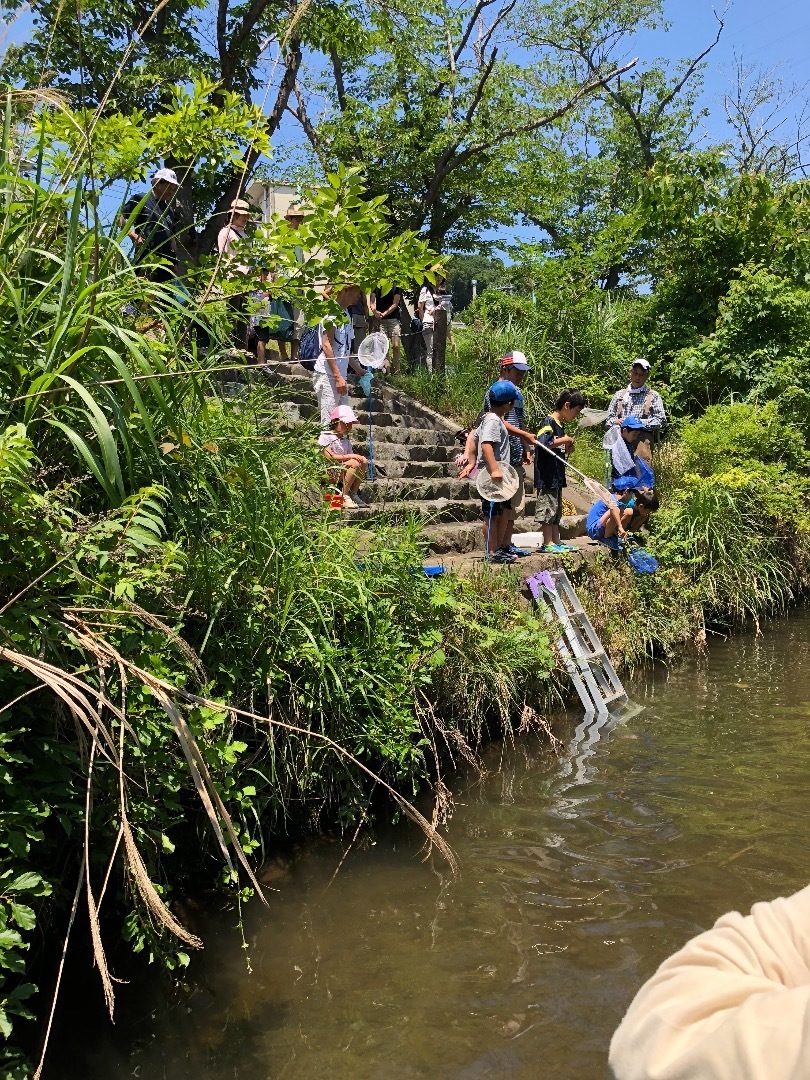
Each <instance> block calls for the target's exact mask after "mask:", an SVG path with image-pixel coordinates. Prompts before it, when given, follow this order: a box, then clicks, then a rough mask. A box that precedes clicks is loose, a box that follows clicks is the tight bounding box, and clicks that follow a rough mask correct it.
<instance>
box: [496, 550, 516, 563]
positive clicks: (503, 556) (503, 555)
mask: <svg viewBox="0 0 810 1080" xmlns="http://www.w3.org/2000/svg"><path fill="white" fill-rule="evenodd" d="M489 561H490V562H492V563H514V562H517V555H511V554H510V553H509V552H508V551H505V550H504V549H503V548H500V550H499V551H495V552H493V553H492V555H490V556H489Z"/></svg>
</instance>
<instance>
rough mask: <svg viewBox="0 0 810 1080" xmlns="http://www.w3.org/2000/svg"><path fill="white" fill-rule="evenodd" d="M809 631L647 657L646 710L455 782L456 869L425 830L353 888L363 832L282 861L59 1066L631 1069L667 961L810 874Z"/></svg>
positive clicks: (114, 1070)
mask: <svg viewBox="0 0 810 1080" xmlns="http://www.w3.org/2000/svg"><path fill="white" fill-rule="evenodd" d="M809 644H810V614H808V613H807V612H799V613H797V614H795V615H793V616H791V617H789V618H785V619H783V620H780V621H779V622H776V623H773V624H771V625H768V626H766V628H765V636H764V637H759V638H754V637H753V636H740V637H737V638H734V639H731V640H730V641H722V640H715V641H713V642H712V644H711V646H710V651H709V654H708V657H706V658H704V659H701V658H699V657H697V656H692V657H690V658H687V659H686V660H683V661H681V662H679V663H678V664H677V665H676V666H674V667H672V668H671V669H670V670H667V669H665V668H664V667H660V668H658V669H657V670H654V671H648V672H646V673H644V674H643V675H642V676H641V677H639V678H637V679H636V680H634V681H632V682H631V683H630V684H629V689H630V691H631V694H632V697H633V698H634V700H635V701H636V702H638V703H639V704H640V705H643V707H644V708H643V710H642V711H640V712H638V713H637V714H636V715H635V716H631V717H629V718H627V719H625V720H624V721H622V722H621V723H619V724H618V725H617V726H616V727H615V728H613V730H611V731H609V732H602V733H601V737H599V738H598V739H597V738H594V733H593V732H590V733H585V734H584V737H580V738H579V739H577V740H575V741H576V745H575V746H574V751H575V753H574V756H573V757H566V758H563V759H561V760H560V761H557V760H554V759H551V758H550V757H549V756H548V754H547V752H546V751H545V750H544V749H543V748H542V747H541V746H540V745H539V744H535V743H534V742H533V741H523V742H521V743H519V744H518V745H517V746H516V747H515V748H514V749H509V750H507V751H504V750H502V749H500V748H492V749H491V750H490V752H489V753H488V754H487V755H486V764H487V768H488V774H487V776H486V777H485V778H484V779H483V780H481V779H477V778H476V777H474V776H472V775H467V776H466V777H465V776H460V777H456V778H455V784H454V788H455V791H456V795H457V809H456V813H455V815H454V817H453V819H452V822H451V825H450V830H449V836H448V839H449V840H450V842H451V844H452V845H453V847H454V849H455V851H456V854H457V855H458V859H459V863H460V867H461V873H460V876H459V877H458V878H457V879H455V880H454V879H453V878H452V877H451V876H450V874H449V873H448V871H447V869H446V867H444V866H443V865H442V864H441V862H440V861H439V860H438V859H435V858H434V859H433V860H432V861H429V862H427V863H426V862H423V861H421V858H420V851H419V849H420V841H419V839H418V838H417V837H416V836H415V835H414V833H413V832H412V831H411V829H410V827H409V826H403V827H401V828H399V829H392V830H391V831H390V832H389V833H387V834H383V835H382V836H380V837H378V841H377V843H376V844H375V845H374V846H371V847H367V848H366V849H364V850H359V851H354V852H352V853H351V854H350V855H349V857H348V858H347V860H346V861H345V863H344V865H343V866H342V868H341V870H340V873H339V874H338V876H337V877H336V878H335V880H334V881H333V883H332V884H331V885H329V881H330V879H331V878H332V876H333V874H334V871H335V868H336V866H337V864H338V863H339V861H340V858H341V855H342V847H341V846H340V845H338V844H333V843H326V842H322V843H318V844H314V845H312V846H311V847H308V848H306V849H305V850H304V851H303V853H301V854H299V855H298V856H296V858H295V859H294V860H293V861H292V863H291V864H289V866H287V867H283V866H279V867H277V868H275V869H273V868H271V870H270V871H269V874H268V877H269V879H270V880H272V881H273V882H274V883H275V884H276V885H277V886H278V888H279V890H280V891H279V892H276V893H270V894H269V897H270V908H269V910H266V909H264V908H262V907H261V905H260V904H258V903H253V904H252V905H251V906H250V907H249V909H248V910H247V912H246V915H245V924H246V939H247V944H248V946H249V947H248V949H247V951H246V952H245V951H243V950H242V948H241V947H240V938H239V935H238V933H237V932H236V931H235V930H234V928H233V927H234V923H235V921H236V920H235V916H234V914H233V912H227V913H221V914H219V915H215V914H211V915H209V916H208V917H207V918H206V920H205V922H204V925H203V936H204V937H205V940H206V949H205V953H204V955H203V956H202V957H201V958H200V959H197V958H195V960H194V964H193V967H192V969H191V971H190V973H189V975H188V980H189V981H188V985H187V986H186V987H185V988H184V989H182V990H179V991H176V992H173V993H171V994H169V993H167V992H165V991H160V992H155V991H153V994H154V996H153V997H152V998H151V999H150V998H148V997H144V996H137V995H136V996H135V1000H133V997H132V996H131V997H130V1000H129V1002H128V1004H127V1012H128V1015H127V1016H126V1017H125V1018H124V1019H122V1020H121V1021H119V1024H118V1025H117V1027H116V1029H115V1030H114V1031H113V1029H111V1028H109V1026H101V1025H99V1027H98V1028H97V1030H95V1031H94V1032H93V1034H92V1036H91V1037H89V1038H88V1033H87V1029H86V1028H85V1029H84V1031H83V1033H82V1035H81V1038H79V1039H76V1040H75V1042H74V1040H71V1039H70V1038H68V1037H67V1036H64V1037H63V1038H62V1039H61V1046H55V1047H54V1052H53V1057H52V1059H51V1063H50V1064H51V1066H52V1068H51V1072H50V1075H51V1076H54V1077H60V1078H61V1080H76V1078H78V1077H82V1078H83V1080H118V1078H124V1077H133V1076H139V1077H142V1078H148V1080H161V1078H171V1080H185V1078H187V1077H188V1078H193V1080H214V1078H216V1080H230V1078H238V1080H281V1078H284V1080H327V1078H328V1080H416V1078H430V1080H433V1078H437V1080H439V1078H441V1080H444V1078H448V1080H450V1078H452V1080H484V1078H490V1077H492V1078H504V1080H505V1078H510V1080H512V1078H514V1080H528V1078H547V1077H554V1078H555V1080H601V1078H606V1077H608V1076H609V1070H608V1068H607V1064H606V1053H607V1046H608V1042H609V1040H610V1036H611V1033H612V1032H613V1030H614V1029H615V1027H616V1025H617V1023H618V1021H619V1019H620V1018H621V1016H622V1014H623V1011H624V1009H625V1008H626V1006H627V1005H628V1003H629V1002H630V1000H631V998H632V996H633V994H634V992H635V991H636V989H637V988H638V987H639V986H640V984H641V983H642V981H643V980H644V979H645V978H646V977H647V976H649V975H650V974H651V973H652V972H653V971H654V970H655V968H656V966H657V965H658V964H659V963H660V961H661V960H663V959H664V958H665V957H666V956H667V955H669V954H670V953H671V952H673V951H674V950H675V949H677V948H678V947H679V946H680V945H681V944H682V943H683V942H684V941H686V939H687V938H689V937H691V936H692V935H694V934H696V933H698V932H700V931H701V930H703V929H705V928H706V927H708V926H710V925H711V923H712V922H713V921H714V920H715V919H716V918H717V917H718V916H719V915H720V914H722V913H723V912H725V911H728V910H730V909H732V908H737V909H742V910H747V909H748V908H749V907H750V905H751V904H752V903H753V902H755V901H756V900H761V899H771V898H773V897H775V896H777V895H780V894H785V893H790V892H793V891H794V890H796V889H798V888H800V887H801V886H803V885H805V884H806V883H807V881H808V879H809V878H810V843H809V842H808V828H807V821H808V775H810V741H809V740H808V738H807V731H808V724H809V723H810V704H808V701H810V694H808V691H810V672H809V671H808V666H807V663H806V657H807V656H808V645H809ZM576 721H577V718H576V717H575V716H573V715H572V716H571V717H570V718H569V719H567V720H564V721H562V722H561V723H560V725H559V729H560V733H561V734H563V735H565V737H566V739H567V740H569V741H570V740H572V739H574V735H575V728H576ZM579 734H580V736H582V732H580V733H579ZM248 959H249V963H250V965H251V967H252V974H248V971H247V961H248Z"/></svg>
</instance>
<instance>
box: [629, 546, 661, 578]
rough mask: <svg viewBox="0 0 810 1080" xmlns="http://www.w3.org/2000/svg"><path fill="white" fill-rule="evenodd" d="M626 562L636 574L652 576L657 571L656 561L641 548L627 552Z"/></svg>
mask: <svg viewBox="0 0 810 1080" xmlns="http://www.w3.org/2000/svg"><path fill="white" fill-rule="evenodd" d="M627 561H628V562H629V563H630V565H631V566H632V568H633V569H634V570H635V572H636V573H637V574H654V573H655V571H656V570H657V569H658V559H656V557H655V556H654V555H651V554H650V553H649V551H644V550H643V549H642V548H635V549H634V550H633V551H631V552H629V553H628V556H627Z"/></svg>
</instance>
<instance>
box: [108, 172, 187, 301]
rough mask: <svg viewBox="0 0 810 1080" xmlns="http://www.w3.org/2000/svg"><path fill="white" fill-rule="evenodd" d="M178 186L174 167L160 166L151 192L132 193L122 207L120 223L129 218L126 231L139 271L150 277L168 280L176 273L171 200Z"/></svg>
mask: <svg viewBox="0 0 810 1080" xmlns="http://www.w3.org/2000/svg"><path fill="white" fill-rule="evenodd" d="M179 188H180V181H179V180H178V179H177V173H176V172H175V171H174V169H158V170H157V172H156V173H155V174H154V175H153V177H152V190H151V192H150V193H149V194H148V195H146V194H145V193H144V192H139V193H138V194H136V195H133V196H132V198H131V199H127V201H126V202H125V203H124V205H123V207H122V208H121V226H122V228H123V227H124V226H125V225H126V224H127V222H129V232H128V234H127V235H128V236H129V238H130V240H131V241H132V243H133V244H134V245H135V263H136V272H137V273H138V274H140V275H141V276H142V277H147V278H149V280H150V281H163V282H166V281H171V280H172V279H173V278H174V277H176V276H177V249H176V246H175V239H174V237H175V218H174V210H173V208H172V203H173V201H174V197H175V195H176V194H177V192H178V190H179ZM130 219H131V220H130ZM166 263H168V265H166Z"/></svg>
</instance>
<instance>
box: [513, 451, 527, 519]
mask: <svg viewBox="0 0 810 1080" xmlns="http://www.w3.org/2000/svg"><path fill="white" fill-rule="evenodd" d="M512 468H513V469H514V470H515V472H516V473H517V474H518V483H519V485H520V486H519V487H518V489H517V491H516V492H515V494H514V495H513V496H512V498H511V499H510V500H509V520H510V521H515V520H516V519H517V518H519V517H522V516H523V512H524V510H525V509H526V470H525V468H524V467H523V466H522V465H513V466H512Z"/></svg>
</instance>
